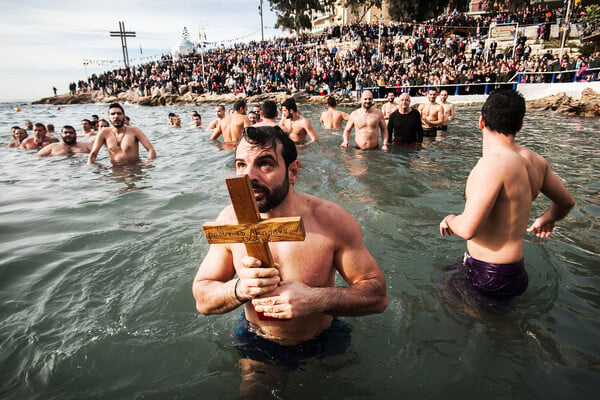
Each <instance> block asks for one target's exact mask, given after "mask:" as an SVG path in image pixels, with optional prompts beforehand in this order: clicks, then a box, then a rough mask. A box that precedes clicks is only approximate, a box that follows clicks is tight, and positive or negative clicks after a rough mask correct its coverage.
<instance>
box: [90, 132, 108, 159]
mask: <svg viewBox="0 0 600 400" xmlns="http://www.w3.org/2000/svg"><path fill="white" fill-rule="evenodd" d="M104 132H105V131H104V129H103V130H102V131H100V133H99V134H98V136H96V140H94V144H93V145H92V150H90V155H89V156H88V164H93V163H95V162H96V157H98V152H99V151H100V149H101V148H102V145H103V144H104V135H105V134H104Z"/></svg>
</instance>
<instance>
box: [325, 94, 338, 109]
mask: <svg viewBox="0 0 600 400" xmlns="http://www.w3.org/2000/svg"><path fill="white" fill-rule="evenodd" d="M327 105H328V106H329V107H335V106H337V101H335V97H333V96H329V97H328V98H327Z"/></svg>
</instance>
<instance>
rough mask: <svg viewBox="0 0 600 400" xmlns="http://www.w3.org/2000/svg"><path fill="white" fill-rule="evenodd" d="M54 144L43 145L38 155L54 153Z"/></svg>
mask: <svg viewBox="0 0 600 400" xmlns="http://www.w3.org/2000/svg"><path fill="white" fill-rule="evenodd" d="M53 147H54V145H53V144H51V145H48V146H45V147H43V148H42V149H41V150H40V151H38V152H37V155H38V156H50V155H52V148H53Z"/></svg>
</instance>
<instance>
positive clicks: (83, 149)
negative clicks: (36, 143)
mask: <svg viewBox="0 0 600 400" xmlns="http://www.w3.org/2000/svg"><path fill="white" fill-rule="evenodd" d="M60 136H61V138H62V142H59V143H52V144H50V145H48V146H46V147H44V148H43V149H41V150H40V151H38V153H37V155H38V156H66V155H68V154H74V153H89V152H90V150H91V147H92V145H91V144H90V143H78V142H77V132H75V128H73V127H72V126H71V125H65V126H63V128H62V130H61V133H60Z"/></svg>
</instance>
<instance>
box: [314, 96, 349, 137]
mask: <svg viewBox="0 0 600 400" xmlns="http://www.w3.org/2000/svg"><path fill="white" fill-rule="evenodd" d="M336 107H337V101H336V100H335V97H333V96H329V97H328V98H327V111H323V113H321V119H320V121H321V123H322V124H323V127H324V128H325V129H340V128H341V127H342V121H348V118H350V116H349V115H348V114H346V113H345V112H342V111H338V110H337V109H336Z"/></svg>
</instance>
